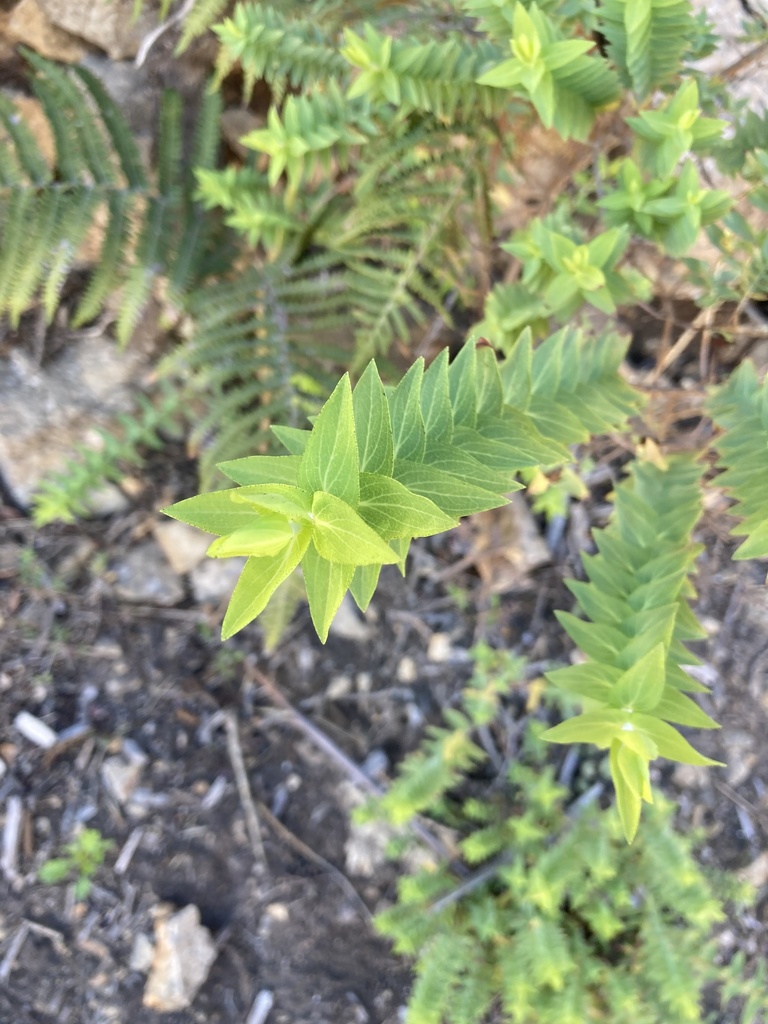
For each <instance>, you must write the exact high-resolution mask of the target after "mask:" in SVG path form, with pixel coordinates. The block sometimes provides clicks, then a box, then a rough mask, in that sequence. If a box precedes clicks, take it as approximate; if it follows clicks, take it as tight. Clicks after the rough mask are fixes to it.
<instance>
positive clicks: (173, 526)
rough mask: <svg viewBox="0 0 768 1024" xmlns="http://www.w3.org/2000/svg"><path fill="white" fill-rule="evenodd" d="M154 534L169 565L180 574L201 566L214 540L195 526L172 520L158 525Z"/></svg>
mask: <svg viewBox="0 0 768 1024" xmlns="http://www.w3.org/2000/svg"><path fill="white" fill-rule="evenodd" d="M152 532H153V533H154V535H155V540H156V541H157V543H158V544H159V545H160V547H161V548H162V549H163V554H164V555H165V557H166V559H167V560H168V564H169V565H170V566H171V568H172V569H173V570H174V572H178V573H186V572H191V571H192V569H195V568H196V567H197V566H198V565H200V563H201V562H202V560H203V559H204V558H205V552H206V551H207V550H208V546H209V544H210V543H211V540H212V537H211V536H210V535H209V534H207V533H201V532H200V530H196V529H195V527H194V526H187V524H186V523H178V522H174V521H172V520H168V521H167V522H161V523H157V525H156V526H155V527H154V529H153V531H152Z"/></svg>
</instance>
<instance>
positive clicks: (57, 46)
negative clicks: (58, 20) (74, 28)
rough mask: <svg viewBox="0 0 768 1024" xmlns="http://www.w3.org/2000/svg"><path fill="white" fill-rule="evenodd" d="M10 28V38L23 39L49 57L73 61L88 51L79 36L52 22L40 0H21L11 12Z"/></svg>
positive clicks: (17, 41) (29, 45)
mask: <svg viewBox="0 0 768 1024" xmlns="http://www.w3.org/2000/svg"><path fill="white" fill-rule="evenodd" d="M6 32H7V34H8V38H9V40H11V41H13V42H14V43H23V44H24V46H28V47H29V48H30V49H32V50H34V51H35V53H39V54H40V56H41V57H47V58H48V59H49V60H59V61H63V62H65V63H70V64H71V63H76V62H77V61H79V60H82V58H83V57H84V55H85V53H86V49H85V47H84V46H83V44H82V42H81V41H80V40H79V39H77V38H75V37H74V36H72V35H71V34H70V33H69V32H66V31H64V29H61V28H59V27H58V26H57V25H54V24H52V23H51V21H50V19H49V18H48V16H47V15H46V13H45V11H44V10H43V8H42V7H41V6H40V0H21V2H20V3H19V4H17V5H16V7H14V9H13V11H12V12H11V15H10V18H9V19H8V26H7V29H6Z"/></svg>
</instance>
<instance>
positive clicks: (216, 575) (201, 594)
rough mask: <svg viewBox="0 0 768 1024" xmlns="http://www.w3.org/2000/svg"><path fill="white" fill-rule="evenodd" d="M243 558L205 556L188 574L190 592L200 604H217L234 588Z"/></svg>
mask: <svg viewBox="0 0 768 1024" xmlns="http://www.w3.org/2000/svg"><path fill="white" fill-rule="evenodd" d="M244 565H245V559H244V558H206V560H205V561H204V562H201V563H200V565H198V566H197V568H196V569H193V570H192V572H191V574H190V582H191V583H192V593H193V594H194V595H195V600H196V601H199V602H200V603H201V604H218V603H219V602H220V601H222V600H224V598H225V597H229V596H230V595H231V593H232V591H233V590H234V589H235V584H236V583H237V581H238V578H239V576H240V573H241V572H242V571H243V566H244Z"/></svg>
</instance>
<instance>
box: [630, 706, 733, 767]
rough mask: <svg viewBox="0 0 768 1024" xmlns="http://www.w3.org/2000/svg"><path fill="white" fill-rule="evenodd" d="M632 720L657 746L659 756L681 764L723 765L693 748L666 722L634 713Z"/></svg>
mask: <svg viewBox="0 0 768 1024" xmlns="http://www.w3.org/2000/svg"><path fill="white" fill-rule="evenodd" d="M632 721H633V723H634V725H635V727H636V728H637V729H641V730H642V731H643V732H645V733H646V734H647V735H648V736H650V738H651V739H652V740H653V741H654V743H655V744H656V746H657V747H658V748H659V757H666V758H668V759H669V760H670V761H680V762H682V763H683V764H699V765H716V766H718V767H721V768H722V767H723V764H722V762H721V761H713V760H712V759H711V758H709V757H704V755H703V754H700V753H699V752H698V751H697V750H694V748H693V747H692V746H691V744H690V743H689V742H688V740H686V739H683V737H682V736H681V735H680V733H679V732H678V731H677V729H673V728H672V726H671V725H668V724H667V723H666V722H662V721H661V720H660V719H658V718H654V717H652V716H651V715H643V714H636V715H634V716H633V719H632Z"/></svg>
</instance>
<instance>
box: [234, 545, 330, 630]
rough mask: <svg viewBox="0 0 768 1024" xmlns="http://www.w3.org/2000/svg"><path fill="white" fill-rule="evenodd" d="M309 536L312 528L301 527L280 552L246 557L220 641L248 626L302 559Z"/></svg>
mask: <svg viewBox="0 0 768 1024" xmlns="http://www.w3.org/2000/svg"><path fill="white" fill-rule="evenodd" d="M311 536H312V531H311V529H310V528H309V527H304V529H302V530H300V531H299V533H297V534H296V535H295V536H294V538H293V540H292V541H291V542H290V544H288V546H287V547H285V548H283V550H282V551H281V552H279V554H277V555H270V556H266V557H263V558H249V559H248V561H247V562H246V563H245V568H244V569H243V571H242V573H241V574H240V579H239V580H238V581H237V586H236V587H235V590H234V593H233V594H232V598H231V600H230V602H229V607H228V608H227V614H226V615H225V616H224V622H223V624H222V627H221V639H222V640H226V639H228V638H229V637H230V636H232V635H233V634H234V633H237V632H238V630H241V629H242V628H243V627H244V626H247V625H248V623H249V622H252V621H253V619H255V618H256V616H257V615H258V614H259V612H261V611H263V610H264V608H265V607H266V605H267V602H268V601H269V599H270V597H271V596H272V594H273V593H274V591H275V590H276V589H277V587H279V586H280V584H281V583H282V582H283V580H284V579H287V577H288V576H289V575H290V574H291V573H292V572H293V570H294V569H295V568H296V566H297V565H298V564H299V562H300V561H301V559H302V556H303V555H304V552H305V551H306V550H307V546H308V545H309V542H310V539H311Z"/></svg>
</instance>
